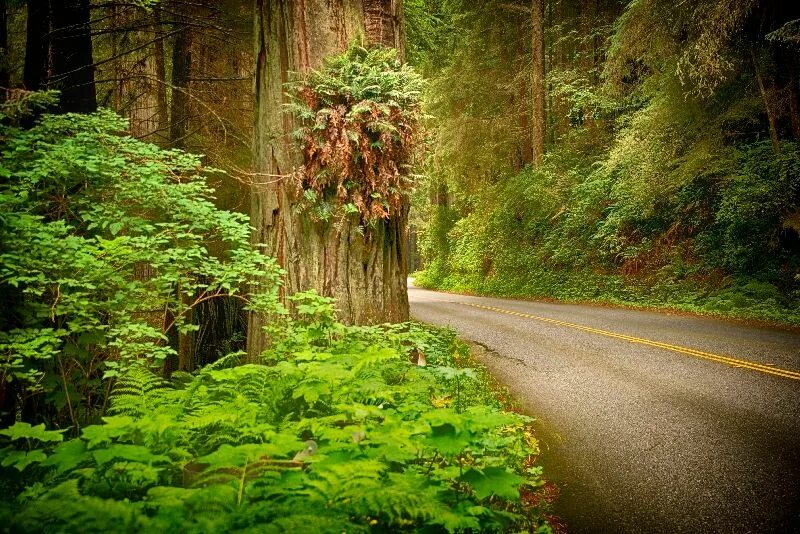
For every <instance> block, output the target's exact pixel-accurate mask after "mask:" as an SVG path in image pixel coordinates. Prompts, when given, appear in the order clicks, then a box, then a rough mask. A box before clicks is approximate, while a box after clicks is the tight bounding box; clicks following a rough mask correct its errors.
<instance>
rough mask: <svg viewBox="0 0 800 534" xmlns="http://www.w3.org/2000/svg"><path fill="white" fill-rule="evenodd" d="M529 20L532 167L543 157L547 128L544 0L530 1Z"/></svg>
mask: <svg viewBox="0 0 800 534" xmlns="http://www.w3.org/2000/svg"><path fill="white" fill-rule="evenodd" d="M531 19H532V20H531V22H532V23H533V30H532V31H531V44H532V61H533V65H532V68H531V99H532V100H533V116H532V119H531V124H532V130H533V132H532V138H533V163H534V165H539V164H540V163H541V162H542V156H543V155H544V136H545V132H546V128H547V118H546V116H545V87H544V0H532V2H531Z"/></svg>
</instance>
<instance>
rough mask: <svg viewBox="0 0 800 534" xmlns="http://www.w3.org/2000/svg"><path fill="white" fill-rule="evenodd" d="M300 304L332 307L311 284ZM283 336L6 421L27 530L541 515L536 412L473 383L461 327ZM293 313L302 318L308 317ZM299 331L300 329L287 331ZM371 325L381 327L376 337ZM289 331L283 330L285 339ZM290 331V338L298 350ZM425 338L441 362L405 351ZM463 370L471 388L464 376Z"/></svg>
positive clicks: (12, 488) (15, 495) (11, 498)
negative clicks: (512, 408) (52, 427)
mask: <svg viewBox="0 0 800 534" xmlns="http://www.w3.org/2000/svg"><path fill="white" fill-rule="evenodd" d="M302 300H303V301H304V303H305V304H304V305H306V306H310V307H312V308H314V307H317V308H321V309H322V311H323V313H322V315H325V312H324V309H325V308H326V307H327V305H328V303H327V302H326V301H325V300H322V299H320V300H319V302H318V304H317V305H314V304H313V303H312V302H311V301H312V300H313V299H312V298H311V297H310V296H308V295H306V296H304V297H302ZM312 324H313V322H309V323H307V327H308V328H310V329H311V330H313V332H314V333H307V336H306V337H305V338H304V339H303V340H300V339H298V338H293V339H286V340H283V342H282V343H278V344H277V345H276V348H274V349H271V350H269V351H267V352H265V353H264V354H263V359H264V362H265V363H263V364H248V365H237V364H236V361H235V357H234V358H227V359H224V360H221V361H220V362H218V363H217V364H213V365H210V366H208V367H205V368H203V369H202V370H200V371H199V372H198V373H196V374H194V375H181V374H178V375H177V376H174V377H173V379H172V380H171V381H165V380H164V379H162V378H161V377H159V376H157V375H154V374H153V373H152V371H150V370H148V369H147V368H146V367H144V366H137V367H132V368H129V369H128V370H126V371H125V375H124V376H123V377H122V378H121V379H120V380H119V381H118V382H117V386H116V388H115V393H114V395H113V396H112V401H111V409H112V413H114V414H115V415H112V416H107V417H104V418H103V422H102V424H97V425H90V426H86V427H84V428H83V429H82V430H81V433H80V435H79V436H78V437H76V438H74V439H69V440H63V437H64V436H63V434H62V433H61V432H55V431H47V430H45V429H44V428H43V427H30V426H29V425H25V424H24V423H17V424H15V425H14V426H12V427H10V428H8V429H6V430H3V431H2V432H0V436H2V438H0V440H2V441H4V442H5V445H6V448H5V449H4V450H3V451H2V453H0V457H2V463H1V464H0V465H2V466H3V471H2V478H3V480H4V483H3V484H4V486H5V487H4V491H3V492H2V494H3V497H2V501H1V502H0V516H2V517H3V518H4V525H6V527H7V528H9V529H11V530H13V531H15V532H34V531H40V530H41V529H42V528H46V529H48V530H57V531H61V532H78V531H80V532H96V531H101V530H103V531H114V532H120V531H142V530H146V531H159V532H178V531H180V532H208V531H218V530H225V531H252V530H254V529H257V530H258V531H260V532H273V531H274V532H283V531H287V530H290V531H298V532H342V531H346V532H360V531H365V532H366V531H370V532H396V531H405V530H407V531H411V530H414V531H416V530H427V531H433V532H460V531H501V530H502V531H510V530H526V531H531V530H534V529H537V528H539V529H542V530H546V529H547V528H548V527H547V526H546V523H545V522H544V521H543V519H542V510H540V509H538V508H533V507H532V506H531V505H530V504H526V502H528V501H526V500H525V499H523V498H522V496H521V492H522V494H523V495H525V494H527V495H531V494H532V493H533V492H535V491H536V489H537V488H538V486H539V485H540V484H541V479H540V473H539V470H538V469H537V468H529V467H528V466H529V465H530V464H529V462H528V460H529V459H530V457H531V456H532V455H534V454H536V452H537V450H536V441H535V439H533V438H532V436H531V434H530V430H529V428H528V423H529V419H528V418H526V417H524V416H521V415H516V414H513V413H509V412H506V411H503V410H502V409H501V408H500V407H499V406H497V404H496V401H495V402H493V403H492V402H486V400H485V398H484V397H480V396H478V395H466V394H465V395H464V396H463V397H462V398H461V401H460V403H458V404H456V403H442V402H440V401H441V399H443V398H447V397H454V396H455V395H457V394H458V392H457V386H456V385H455V382H454V381H456V380H458V381H460V382H462V383H464V384H465V383H477V382H478V380H477V379H478V376H479V375H478V372H477V371H476V370H474V369H470V368H463V367H453V365H458V364H459V362H462V363H463V357H464V356H465V349H464V348H463V346H462V345H459V344H457V343H456V342H455V341H454V337H453V334H452V332H448V331H441V330H430V329H426V328H424V327H421V326H420V325H416V324H406V325H395V326H390V327H369V328H347V327H342V326H341V325H338V327H337V328H336V329H335V332H333V331H331V330H330V329H328V330H327V331H321V330H320V329H319V328H320V324H325V325H327V326H328V327H331V326H333V324H332V323H328V322H327V321H326V320H318V321H317V322H316V324H315V325H314V326H311V325H312ZM298 328H302V326H299V327H298ZM292 336H293V335H292V334H291V333H287V337H292ZM376 339H381V340H382V342H381V343H380V344H378V343H376V342H375V341H376ZM276 341H279V340H276ZM290 347H291V350H290ZM411 350H427V351H428V361H429V362H430V364H431V365H429V366H420V365H416V364H414V363H412V362H410V361H409V359H408V357H407V354H408V353H409V351H411ZM466 390H468V388H466V389H465V391H466Z"/></svg>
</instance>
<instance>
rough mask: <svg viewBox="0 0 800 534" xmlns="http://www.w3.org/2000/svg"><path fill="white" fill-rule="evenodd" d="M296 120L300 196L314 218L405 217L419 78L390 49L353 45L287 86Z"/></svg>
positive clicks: (416, 125)
mask: <svg viewBox="0 0 800 534" xmlns="http://www.w3.org/2000/svg"><path fill="white" fill-rule="evenodd" d="M288 88H289V93H288V94H289V97H290V98H291V102H290V104H289V105H288V106H287V109H288V110H289V111H292V112H294V114H295V115H296V117H297V118H298V119H299V120H300V128H299V129H298V130H297V131H296V132H295V137H296V138H297V140H298V141H299V142H300V145H301V147H302V151H303V157H304V161H303V166H302V168H301V169H300V170H299V172H298V176H297V178H298V190H299V192H300V193H302V196H301V198H302V199H303V200H304V201H305V203H306V204H307V206H306V207H305V209H308V210H310V212H311V214H312V216H314V217H315V218H317V219H320V220H328V219H330V218H331V217H332V216H333V215H334V214H337V215H341V216H343V217H347V216H350V215H353V214H359V216H360V218H361V220H362V221H364V222H368V223H375V222H376V221H379V220H381V219H387V218H389V217H393V216H400V215H402V214H403V213H404V212H405V210H406V209H407V197H408V194H409V192H410V191H411V188H412V185H413V177H412V175H411V170H410V167H411V163H412V160H413V158H414V147H415V145H416V143H417V137H418V130H419V121H420V100H421V92H422V89H423V82H422V78H421V77H420V76H419V75H418V74H417V73H416V72H414V70H413V69H412V68H411V67H410V66H408V65H407V64H401V63H400V62H399V61H398V60H397V54H396V52H395V50H393V49H389V48H381V47H377V48H372V49H366V48H364V47H363V46H361V45H359V44H357V43H352V44H351V45H350V46H349V48H348V49H347V51H345V52H344V53H343V54H340V55H337V56H334V57H331V58H328V59H327V60H326V62H325V66H324V67H323V68H322V69H320V70H315V71H311V72H310V73H309V74H308V75H307V76H305V77H304V78H303V79H302V80H299V81H297V82H294V83H290V84H288Z"/></svg>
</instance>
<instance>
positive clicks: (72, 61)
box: [48, 0, 97, 113]
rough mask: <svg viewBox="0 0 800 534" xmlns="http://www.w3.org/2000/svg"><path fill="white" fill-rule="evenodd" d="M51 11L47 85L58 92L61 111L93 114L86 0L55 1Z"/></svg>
mask: <svg viewBox="0 0 800 534" xmlns="http://www.w3.org/2000/svg"><path fill="white" fill-rule="evenodd" d="M51 9H52V19H51V22H52V34H51V47H52V48H51V50H52V60H53V72H52V77H51V78H50V83H49V84H48V85H49V86H50V87H51V88H53V89H59V90H60V91H61V110H62V111H64V112H76V113H91V112H93V111H96V110H97V94H96V91H95V85H94V62H93V60H92V37H91V33H90V32H91V27H90V23H89V20H90V19H89V0H58V1H54V2H52V4H51Z"/></svg>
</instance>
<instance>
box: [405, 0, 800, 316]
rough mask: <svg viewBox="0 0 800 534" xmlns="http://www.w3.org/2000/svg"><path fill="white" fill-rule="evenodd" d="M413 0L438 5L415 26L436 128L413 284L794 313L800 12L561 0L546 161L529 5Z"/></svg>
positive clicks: (799, 252) (555, 16) (553, 27)
mask: <svg viewBox="0 0 800 534" xmlns="http://www.w3.org/2000/svg"><path fill="white" fill-rule="evenodd" d="M419 4H420V5H422V4H426V5H429V6H430V5H435V6H436V9H437V11H436V14H437V16H436V17H435V18H430V17H423V16H422V15H423V13H422V12H419V13H418V14H419V16H420V19H419V22H418V23H417V24H418V26H420V27H421V28H425V27H427V28H428V30H427V32H428V33H429V34H431V33H433V35H435V36H436V40H435V41H431V42H430V43H428V46H429V47H430V48H425V47H422V48H421V49H420V50H418V51H417V53H418V57H419V61H420V63H421V64H422V65H423V68H424V69H426V71H427V72H429V73H430V76H431V90H430V91H429V93H428V97H427V109H428V112H429V113H430V114H431V115H432V118H431V119H430V128H431V130H432V134H431V135H432V138H433V142H432V150H431V152H430V154H429V156H428V160H427V173H428V176H429V186H428V187H427V188H425V189H423V190H421V191H420V193H419V194H418V197H419V198H418V203H417V205H418V206H420V216H419V218H418V225H419V226H420V227H421V229H420V233H421V237H420V241H421V243H422V247H421V248H422V256H423V259H424V266H423V272H421V273H419V274H418V275H417V277H416V281H417V284H418V285H421V286H423V287H428V288H440V289H448V290H456V291H470V292H476V293H482V294H496V295H507V296H512V295H514V296H528V297H536V298H546V297H551V298H556V299H562V300H569V301H600V302H616V303H625V304H633V305H641V306H657V307H662V306H669V307H674V308H679V309H684V310H691V311H697V312H702V313H717V314H724V315H732V316H737V317H746V318H752V319H759V320H767V321H776V322H783V323H791V324H800V311H799V310H800V306H799V304H800V292H799V291H800V278H798V277H799V276H800V233H799V232H800V218H799V217H800V144H799V140H800V122H799V121H800V119H799V118H798V115H797V107H796V106H797V95H798V77H797V72H798V70H797V69H798V57H800V51H799V50H798V38H797V35H798V34H797V24H796V22H797V21H796V20H795V19H796V18H797V16H798V14H797V13H795V11H796V9H794V8H792V7H790V6H789V5H788V4H785V3H781V2H767V3H763V5H762V4H757V3H755V2H738V1H736V2H705V1H697V2H690V3H688V4H687V3H679V4H676V3H674V2H661V1H634V2H631V3H630V4H628V5H627V6H621V5H619V4H616V3H611V2H605V3H594V4H592V3H581V4H580V6H577V5H575V6H572V5H568V6H566V7H563V6H562V7H558V8H554V7H552V6H551V7H550V8H549V9H550V11H549V12H548V14H547V16H548V17H549V18H548V22H547V23H546V25H547V28H546V32H545V46H546V48H547V50H546V57H547V61H546V64H547V69H546V70H547V76H546V84H547V102H548V110H547V114H548V115H547V139H546V140H547V144H546V151H545V154H544V157H543V160H542V163H541V164H540V165H535V164H531V163H530V160H529V159H527V158H525V157H524V150H525V147H524V139H525V137H526V135H527V136H529V135H530V134H529V133H526V130H525V128H526V127H527V123H526V122H525V115H526V114H528V113H530V107H529V104H526V102H525V100H524V99H521V98H520V96H524V93H520V89H519V88H522V90H523V91H524V90H525V83H526V76H527V73H526V70H525V69H526V67H527V66H528V65H529V61H530V55H529V54H530V51H529V49H530V45H529V44H528V43H527V40H528V35H527V31H528V29H526V28H525V27H524V25H523V26H519V25H518V24H517V22H516V21H517V20H518V16H519V11H517V10H515V9H513V7H511V6H509V5H501V3H499V2H491V1H486V2H478V3H472V2H470V3H464V5H461V6H460V7H459V8H454V7H452V6H453V4H451V3H437V2H427V3H422V2H420V3H419ZM587 6H589V7H587ZM420 9H421V8H420ZM428 9H430V7H428ZM554 10H555V11H554ZM425 25H427V26H425ZM417 31H423V30H422V29H419V30H417ZM443 50H444V51H445V52H443ZM526 50H527V51H526Z"/></svg>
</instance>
